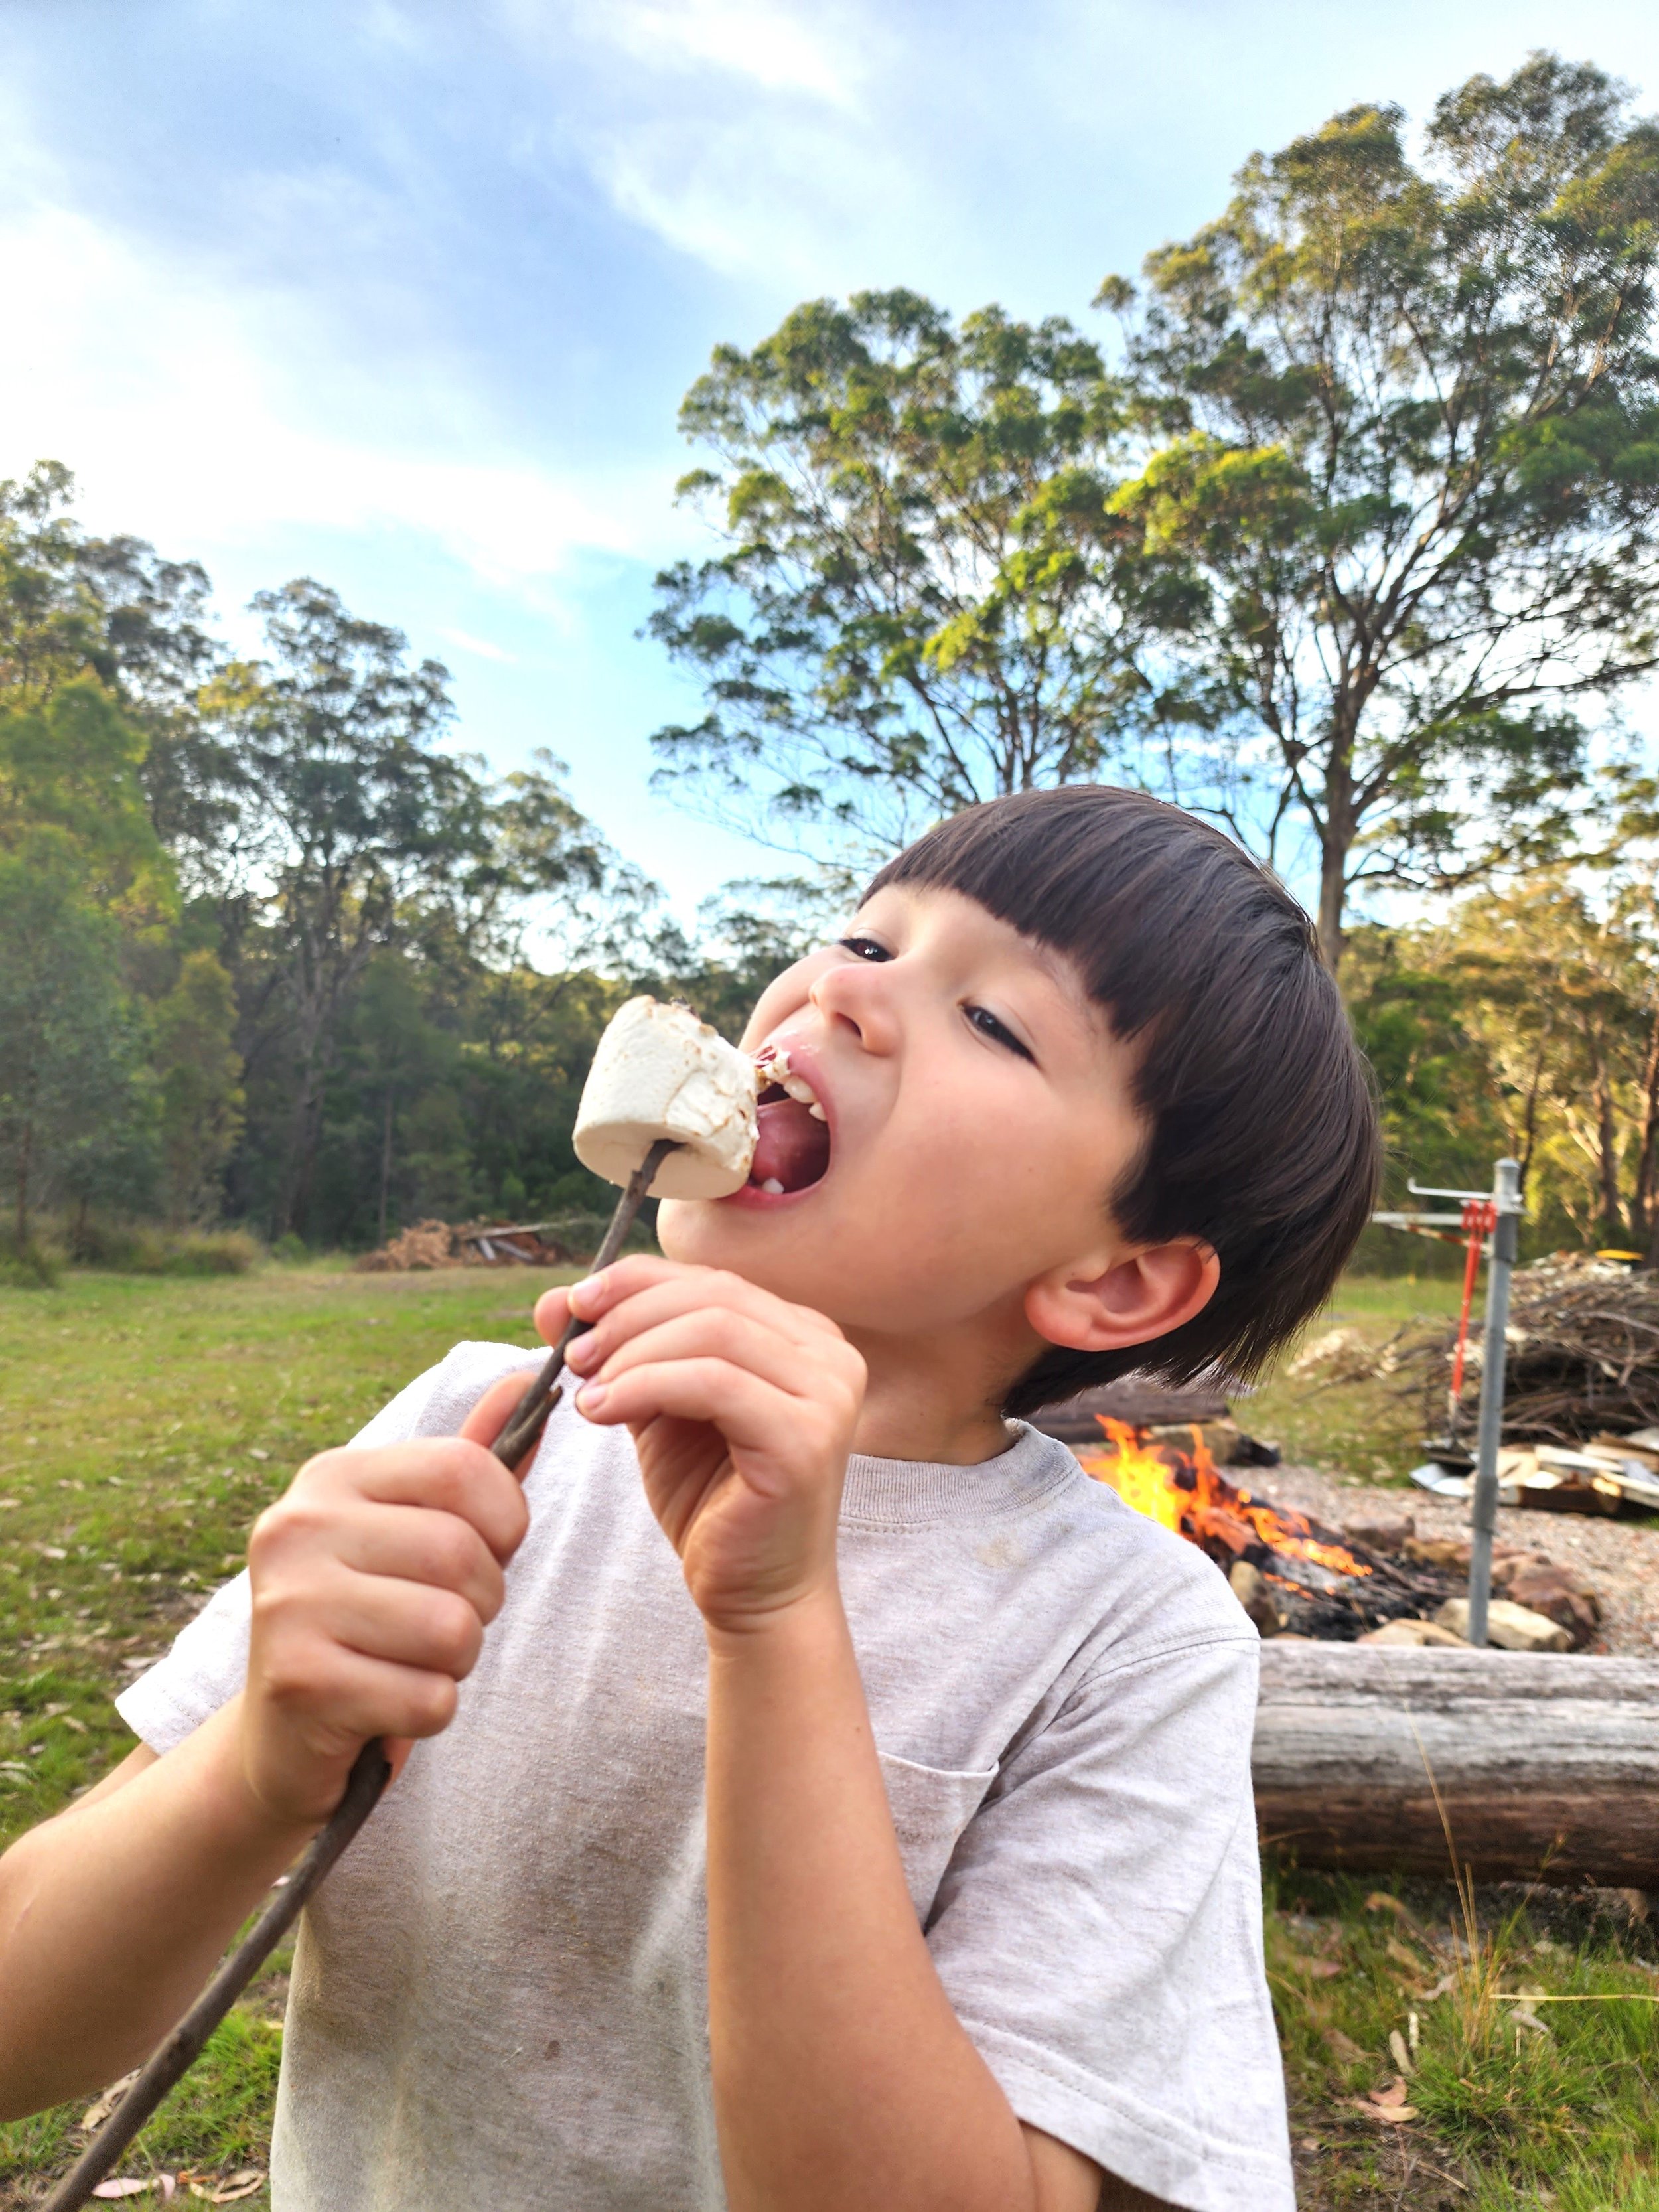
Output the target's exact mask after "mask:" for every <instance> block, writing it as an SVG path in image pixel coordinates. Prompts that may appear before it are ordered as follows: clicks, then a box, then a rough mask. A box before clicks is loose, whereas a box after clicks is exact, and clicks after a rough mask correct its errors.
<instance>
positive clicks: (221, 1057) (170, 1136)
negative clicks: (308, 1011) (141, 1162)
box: [155, 945, 243, 1228]
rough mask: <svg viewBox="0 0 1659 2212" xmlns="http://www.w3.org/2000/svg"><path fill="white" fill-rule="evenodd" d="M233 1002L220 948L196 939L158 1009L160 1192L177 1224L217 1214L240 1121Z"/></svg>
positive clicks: (239, 1065)
mask: <svg viewBox="0 0 1659 2212" xmlns="http://www.w3.org/2000/svg"><path fill="white" fill-rule="evenodd" d="M235 1027H236V1002H235V998H234V994H233V992H232V989H231V982H230V977H229V976H228V975H227V973H226V972H225V969H224V967H223V965H222V963H221V962H220V960H219V958H218V957H217V955H216V953H214V952H213V951H211V950H210V948H209V947H207V946H205V945H199V946H197V948H196V949H195V950H193V951H189V952H186V953H185V956H184V958H183V959H182V960H181V961H180V962H179V975H178V980H177V981H176V982H175V983H174V984H173V988H172V989H171V990H170V991H169V992H168V993H167V996H166V997H165V998H164V999H162V1000H161V1002H160V1004H159V1005H158V1006H157V1007H156V1009H155V1070H156V1074H157V1077H158V1079H159V1082H160V1091H161V1131H160V1135H161V1176H162V1185H163V1200H164V1204H165V1206H166V1210H167V1219H168V1220H169V1222H170V1223H171V1224H172V1225H173V1226H174V1227H175V1228H186V1227H199V1226H201V1225H204V1224H205V1223H208V1222H210V1221H212V1220H213V1219H214V1218H216V1216H217V1214H218V1212H219V1205H220V1197H221V1179H222V1176H223V1173H224V1169H225V1163H226V1162H227V1161H228V1158H230V1154H231V1152H232V1150H233V1148H234V1145H235V1142H236V1139H237V1137H238V1136H239V1135H240V1132H241V1127H242V1103H243V1101H242V1059H241V1054H240V1053H239V1052H238V1051H237V1049H236V1047H235V1043H234V1035H235Z"/></svg>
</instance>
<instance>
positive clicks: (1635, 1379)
mask: <svg viewBox="0 0 1659 2212" xmlns="http://www.w3.org/2000/svg"><path fill="white" fill-rule="evenodd" d="M1455 1340H1456V1332H1455V1329H1452V1328H1447V1329H1444V1330H1442V1331H1437V1332H1436V1333H1435V1334H1433V1335H1431V1336H1426V1337H1419V1338H1417V1339H1415V1340H1413V1341H1411V1342H1409V1343H1407V1344H1406V1345H1404V1346H1401V1347H1400V1348H1399V1349H1398V1350H1397V1351H1396V1352H1395V1367H1396V1371H1397V1372H1398V1373H1399V1375H1400V1376H1401V1378H1402V1383H1403V1384H1404V1386H1405V1387H1406V1388H1407V1389H1408V1390H1409V1391H1410V1392H1411V1393H1412V1394H1413V1395H1419V1396H1420V1399H1421V1404H1422V1409H1423V1419H1424V1424H1425V1434H1430V1435H1432V1434H1437V1433H1438V1432H1439V1431H1441V1430H1443V1428H1444V1426H1445V1420H1446V1387H1447V1383H1448V1382H1449V1378H1450V1375H1451V1362H1452V1352H1453V1347H1454V1345H1455ZM1480 1351H1481V1345H1480V1327H1479V1322H1477V1323H1476V1326H1475V1328H1474V1331H1473V1333H1472V1335H1471V1340H1470V1344H1469V1374H1468V1383H1467V1385H1466V1404H1467V1405H1468V1408H1469V1423H1470V1426H1471V1428H1472V1427H1473V1401H1474V1395H1476V1394H1477V1393H1478V1390H1479V1387H1480ZM1656 1424H1659V1275H1655V1274H1653V1273H1650V1272H1648V1271H1647V1270H1646V1269H1641V1268H1638V1269H1632V1268H1629V1267H1621V1266H1619V1265H1617V1264H1615V1263H1614V1262H1612V1261H1605V1260H1592V1259H1583V1258H1580V1257H1578V1256H1577V1255H1575V1254H1571V1253H1557V1254H1556V1255H1553V1257H1552V1258H1550V1259H1547V1260H1535V1261H1534V1262H1533V1263H1532V1265H1531V1266H1530V1267H1518V1268H1516V1273H1515V1277H1514V1283H1513V1287H1512V1291H1511V1293H1510V1330H1509V1353H1508V1364H1507V1371H1506V1374H1505V1377H1504V1437H1505V1439H1506V1440H1507V1441H1509V1442H1511V1443H1558V1444H1571V1443H1583V1442H1584V1441H1587V1440H1588V1439H1589V1438H1590V1437H1596V1436H1600V1435H1602V1434H1604V1433H1607V1434H1612V1435H1614V1436H1624V1435H1627V1434H1628V1433H1629V1432H1630V1431H1632V1429H1643V1428H1649V1427H1651V1426H1653V1425H1656Z"/></svg>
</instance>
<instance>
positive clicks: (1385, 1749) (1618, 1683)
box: [1251, 1642, 1659, 1890]
mask: <svg viewBox="0 0 1659 2212" xmlns="http://www.w3.org/2000/svg"><path fill="white" fill-rule="evenodd" d="M1251 1766H1252V1771H1253V1773H1254V1776H1255V1799H1256V1818H1257V1821H1258V1824H1259V1826H1260V1829H1261V1838H1262V1841H1263V1844H1266V1845H1268V1846H1271V1847H1273V1849H1275V1850H1278V1851H1279V1852H1281V1853H1283V1854H1285V1856H1287V1857H1291V1859H1293V1860H1295V1861H1296V1862H1297V1863H1300V1864H1302V1865H1304V1866H1312V1867H1334V1868H1344V1869H1351V1870H1352V1871H1354V1872H1357V1873H1372V1872H1381V1871H1384V1870H1390V1871H1398V1872H1401V1873H1418V1874H1431V1875H1447V1874H1449V1872H1450V1871H1451V1857H1450V1851H1449V1847H1448V1843H1447V1830H1448V1829H1449V1831H1450V1835H1451V1843H1452V1845H1453V1846H1455V1851H1456V1856H1457V1861H1458V1863H1459V1864H1460V1865H1462V1866H1464V1867H1467V1868H1468V1870H1469V1871H1470V1872H1471V1873H1472V1874H1473V1875H1474V1876H1475V1877H1476V1878H1477V1879H1478V1880H1480V1881H1513V1880H1518V1881H1547V1882H1557V1883H1576V1882H1579V1881H1585V1880H1587V1879H1588V1880H1590V1881H1595V1882H1599V1883H1601V1884H1604V1885H1607V1886H1608V1887H1630V1888H1632V1889H1639V1890H1651V1889H1659V1666H1656V1665H1655V1664H1653V1663H1652V1662H1649V1661H1646V1660H1641V1659H1581V1658H1574V1657H1571V1656H1548V1655H1540V1656H1532V1655H1523V1654H1521V1653H1518V1652H1510V1651H1490V1650H1487V1651H1454V1650H1424V1651H1413V1650H1395V1649H1390V1648H1389V1647H1386V1646H1379V1645H1376V1644H1357V1645H1346V1646H1345V1645H1337V1644H1292V1643H1289V1642H1273V1643H1269V1644H1263V1645H1262V1647H1261V1705H1260V1708H1259V1711H1258V1713H1257V1718H1256V1727H1255V1746H1254V1750H1253V1753H1252V1759H1251Z"/></svg>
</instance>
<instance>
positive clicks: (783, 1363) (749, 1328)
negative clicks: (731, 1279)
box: [583, 1299, 823, 1398]
mask: <svg viewBox="0 0 1659 2212" xmlns="http://www.w3.org/2000/svg"><path fill="white" fill-rule="evenodd" d="M634 1303H637V1304H644V1303H645V1301H644V1300H642V1299H641V1300H638V1301H635V1302H634ZM632 1310H633V1308H632V1304H630V1306H629V1311H630V1312H631V1311H632ZM598 1334H599V1332H598V1331H597V1330H595V1331H594V1335H595V1336H598ZM700 1358H710V1359H723V1360H726V1361H727V1362H729V1363H730V1364H731V1365H732V1366H733V1367H740V1368H742V1369H743V1370H744V1371H745V1373H747V1374H750V1375H753V1376H757V1377H758V1378H759V1380H760V1381H762V1382H763V1383H770V1384H771V1385H772V1386H773V1388H774V1389H777V1390H781V1391H782V1392H783V1393H784V1394H785V1395H786V1396H788V1397H791V1398H805V1397H811V1396H816V1395H819V1389H821V1388H822V1384H823V1371H822V1368H821V1366H820V1364H818V1363H816V1362H811V1361H808V1360H806V1359H804V1358H802V1347H801V1346H799V1344H794V1343H792V1342H791V1341H790V1340H789V1339H788V1338H787V1337H784V1336H780V1335H779V1334H778V1332H777V1331H776V1330H775V1328H769V1327H767V1326H766V1324H765V1323H764V1322H758V1321H756V1320H755V1319H753V1318H752V1316H750V1315H748V1314H744V1313H734V1312H733V1311H732V1310H731V1309H730V1308H729V1307H725V1306H714V1307H705V1308H703V1309H702V1310H700V1311H698V1312H695V1313H671V1314H670V1315H668V1316H667V1317H666V1318H665V1319H664V1320H662V1321H659V1322H657V1323H656V1324H655V1325H654V1326H653V1327H648V1328H641V1329H640V1330H639V1331H638V1332H637V1333H636V1334H629V1336H627V1337H626V1338H624V1339H623V1341H622V1342H621V1343H620V1344H617V1345H616V1346H613V1347H611V1348H610V1349H609V1350H606V1349H605V1347H604V1346H601V1347H600V1353H599V1354H597V1355H596V1358H595V1364H592V1365H588V1364H586V1363H584V1369H583V1371H584V1373H585V1374H586V1375H588V1376H592V1378H593V1379H594V1380H595V1381H599V1382H604V1383H615V1382H617V1381H618V1380H619V1379H620V1378H621V1377H622V1376H623V1375H626V1374H629V1373H630V1372H631V1371H632V1370H634V1369H635V1368H638V1367H649V1366H653V1365H656V1364H659V1363H661V1362H663V1361H665V1360H670V1359H700ZM814 1385H817V1386H819V1387H818V1389H815V1388H814V1387H813V1386H814Z"/></svg>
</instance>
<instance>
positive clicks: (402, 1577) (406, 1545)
mask: <svg viewBox="0 0 1659 2212" xmlns="http://www.w3.org/2000/svg"><path fill="white" fill-rule="evenodd" d="M333 1548H334V1556H335V1557H336V1558H337V1559H338V1560H339V1561H340V1563H341V1565H343V1566H347V1567H349V1568H351V1569H352V1570H353V1571H355V1572H356V1573H357V1574H360V1575H385V1576H389V1577H392V1579H393V1580H395V1581H399V1582H405V1583H426V1584H428V1586H429V1587H430V1588H431V1589H447V1590H453V1591H454V1593H455V1595H457V1596H458V1597H461V1598H465V1601H466V1602H467V1603H468V1604H469V1605H470V1606H471V1607H472V1610H473V1611H474V1612H475V1613H477V1616H478V1618H479V1620H494V1619H495V1615H496V1614H497V1613H499V1612H500V1611H501V1598H502V1596H503V1594H504V1593H505V1590H506V1587H507V1580H506V1577H505V1576H504V1574H503V1573H502V1571H501V1562H500V1561H499V1560H498V1559H496V1557H495V1553H494V1552H492V1551H491V1550H490V1548H489V1545H488V1544H486V1543H485V1541H484V1540H483V1537H482V1536H481V1535H480V1534H478V1532H477V1529H476V1528H474V1527H473V1526H472V1524H471V1522H470V1521H463V1520H462V1519H461V1518H460V1516H459V1514H454V1513H434V1512H432V1511H430V1510H425V1509H422V1507H420V1506H416V1505H388V1504H386V1503H385V1502H384V1501H383V1500H377V1501H376V1502H375V1504H374V1505H373V1506H372V1507H370V1506H360V1507H358V1508H357V1509H356V1510H354V1511H352V1512H349V1513H348V1514H346V1515H345V1516H343V1519H342V1520H341V1522H340V1524H339V1536H338V1540H337V1543H336V1544H335V1546H334V1547H333Z"/></svg>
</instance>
